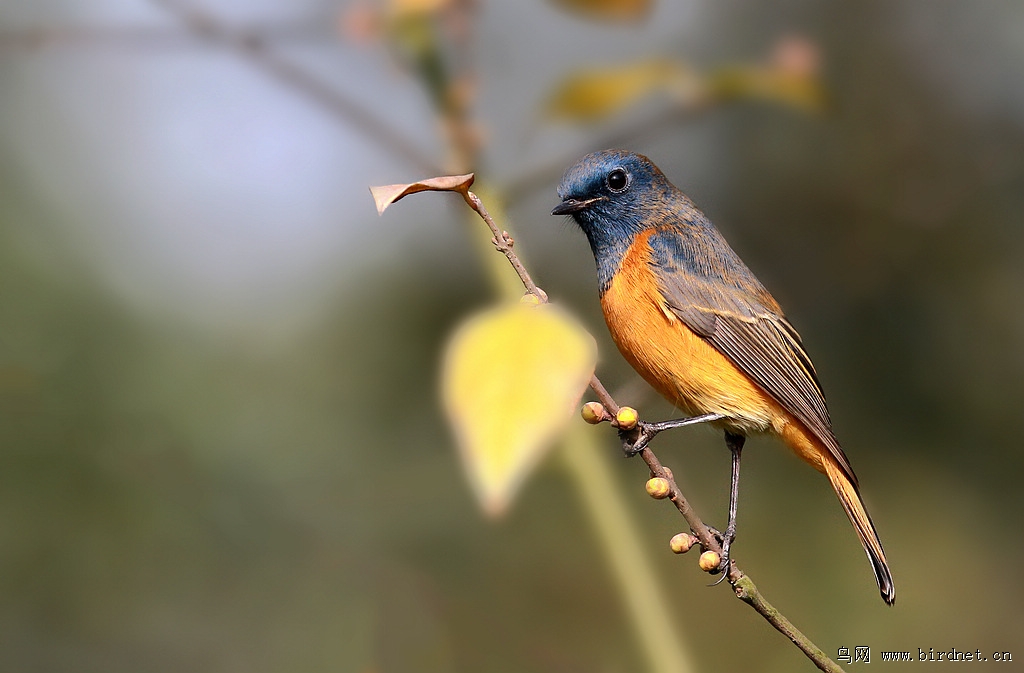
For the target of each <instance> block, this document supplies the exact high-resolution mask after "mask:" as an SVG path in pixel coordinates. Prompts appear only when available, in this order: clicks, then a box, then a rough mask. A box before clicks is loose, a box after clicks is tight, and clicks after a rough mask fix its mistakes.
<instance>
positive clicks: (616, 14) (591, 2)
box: [551, 0, 651, 21]
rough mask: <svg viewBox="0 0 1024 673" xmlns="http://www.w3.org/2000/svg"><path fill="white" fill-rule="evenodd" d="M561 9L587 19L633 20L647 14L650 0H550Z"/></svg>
mask: <svg viewBox="0 0 1024 673" xmlns="http://www.w3.org/2000/svg"><path fill="white" fill-rule="evenodd" d="M551 2H552V3H553V4H555V5H558V6H559V7H561V8H562V9H564V10H566V11H569V12H572V13H574V14H580V15H582V16H585V17H587V18H589V19H600V20H602V21H635V20H637V19H641V18H643V17H645V16H647V13H648V11H650V9H651V0H551Z"/></svg>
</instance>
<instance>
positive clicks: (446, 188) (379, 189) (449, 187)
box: [370, 173, 475, 215]
mask: <svg viewBox="0 0 1024 673" xmlns="http://www.w3.org/2000/svg"><path fill="white" fill-rule="evenodd" d="M474 179H475V176H474V175H473V174H472V173H466V174H465V175H442V176H441V177H437V178H429V179H427V180H420V181H419V182H411V183H408V184H404V185H379V186H376V187H370V194H372V195H373V200H374V202H375V203H376V204H377V214H378V215H383V214H384V210H385V209H386V208H387V207H388V206H390V205H391V204H392V203H394V202H395V201H398V200H399V199H401V198H402V197H405V196H408V195H410V194H415V193H416V192H426V191H434V192H460V193H461V192H464V191H466V190H467V189H469V187H470V185H472V184H473V180H474Z"/></svg>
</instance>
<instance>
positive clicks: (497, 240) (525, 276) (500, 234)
mask: <svg viewBox="0 0 1024 673" xmlns="http://www.w3.org/2000/svg"><path fill="white" fill-rule="evenodd" d="M461 194H462V197H463V198H464V199H466V203H468V204H469V207H470V208H472V209H473V210H475V211H476V212H477V214H478V215H480V217H481V218H483V221H484V223H485V224H486V225H487V228H488V229H490V230H491V233H492V234H494V237H493V238H492V239H491V240H492V242H493V243H494V247H495V248H497V249H498V252H500V253H502V254H504V255H505V257H507V258H508V261H509V264H511V265H512V268H513V269H515V270H516V273H517V274H518V275H519V280H521V281H523V287H525V288H526V291H527V292H529V293H530V294H532V295H536V296H537V297H538V298H540V300H541V301H547V300H548V295H547V293H546V292H544V290H542V289H540V288H539V287H537V284H536V283H534V282H533V278H531V277H530V273H529V272H528V271H527V270H526V267H525V266H523V263H522V262H521V261H520V260H519V255H517V254H516V253H515V251H514V250H512V246H513V245H515V241H513V240H512V237H511V236H509V235H508V232H507V231H502V230H501V229H499V228H498V225H497V224H495V223H494V219H493V218H492V217H491V214H490V213H488V212H487V208H486V207H484V203H483V201H481V200H480V197H479V196H477V195H476V194H474V193H473V192H471V191H469V189H464V190H462V191H461Z"/></svg>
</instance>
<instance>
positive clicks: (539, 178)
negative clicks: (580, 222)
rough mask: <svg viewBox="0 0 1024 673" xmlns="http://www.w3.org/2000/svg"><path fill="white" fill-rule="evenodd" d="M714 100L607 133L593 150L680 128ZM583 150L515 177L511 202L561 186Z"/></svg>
mask: <svg viewBox="0 0 1024 673" xmlns="http://www.w3.org/2000/svg"><path fill="white" fill-rule="evenodd" d="M712 103H713V101H712V100H711V99H708V98H701V99H695V100H693V101H690V102H688V103H687V104H686V105H685V106H679V105H673V106H672V107H670V108H669V109H667V110H663V111H661V112H659V113H657V114H655V115H652V116H651V117H650V118H648V119H646V120H644V121H641V122H638V123H636V124H633V125H630V127H629V128H626V129H616V130H613V131H610V132H609V133H607V134H605V135H604V136H603V137H601V138H599V139H598V140H596V141H594V142H593V143H589V145H590V146H591V148H615V147H629V146H632V145H635V144H636V143H638V142H640V141H641V140H643V139H644V138H647V137H650V136H653V135H655V134H658V133H661V132H663V131H664V130H665V129H666V128H669V127H672V126H674V125H677V124H679V123H681V122H684V121H688V120H690V119H693V118H695V117H697V116H699V115H701V114H703V113H704V112H705V111H706V110H708V109H709V108H710V107H711V105H712ZM579 155H580V151H579V150H574V151H573V152H571V153H567V154H565V155H563V156H561V157H559V158H558V159H555V160H552V161H550V162H547V163H545V164H544V165H543V166H539V167H536V168H533V169H530V170H529V171H527V172H526V173H525V174H524V175H522V176H520V177H517V178H512V180H511V181H509V183H508V184H507V185H506V187H505V190H504V191H505V194H506V195H507V198H508V200H509V202H514V201H515V200H516V199H521V198H524V197H526V196H527V195H529V194H531V193H533V192H535V191H537V190H539V189H545V188H550V186H551V184H552V183H557V182H558V180H559V179H560V178H561V177H562V173H563V172H565V167H566V166H571V165H572V163H573V162H574V161H575V160H576V159H577V158H578V157H579Z"/></svg>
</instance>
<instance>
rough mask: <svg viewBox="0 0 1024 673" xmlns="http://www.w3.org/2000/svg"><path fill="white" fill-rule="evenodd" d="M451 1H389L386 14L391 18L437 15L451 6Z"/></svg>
mask: <svg viewBox="0 0 1024 673" xmlns="http://www.w3.org/2000/svg"><path fill="white" fill-rule="evenodd" d="M451 4H452V3H451V0H390V2H388V13H389V14H390V15H391V17H393V18H399V19H400V18H405V17H409V16H424V15H430V14H437V13H439V12H441V11H442V10H444V9H447V8H448V6H449V5H451Z"/></svg>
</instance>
